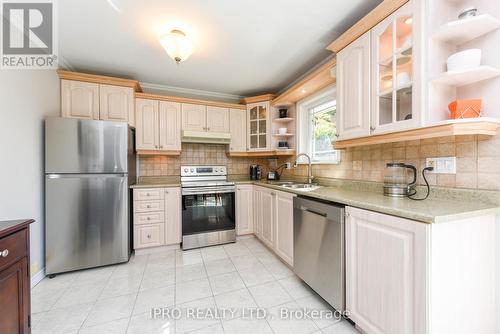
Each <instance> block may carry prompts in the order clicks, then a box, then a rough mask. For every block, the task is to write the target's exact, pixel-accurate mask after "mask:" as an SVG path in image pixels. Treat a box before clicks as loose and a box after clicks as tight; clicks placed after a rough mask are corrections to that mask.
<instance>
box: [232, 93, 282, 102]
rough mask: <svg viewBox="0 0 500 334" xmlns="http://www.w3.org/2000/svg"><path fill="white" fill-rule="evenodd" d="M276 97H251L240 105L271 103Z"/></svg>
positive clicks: (265, 95) (267, 95)
mask: <svg viewBox="0 0 500 334" xmlns="http://www.w3.org/2000/svg"><path fill="white" fill-rule="evenodd" d="M275 97H276V95H274V94H263V95H257V96H249V97H245V98H243V99H241V101H240V103H242V104H250V103H257V102H265V101H271V100H272V99H274V98H275Z"/></svg>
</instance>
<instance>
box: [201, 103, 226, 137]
mask: <svg viewBox="0 0 500 334" xmlns="http://www.w3.org/2000/svg"><path fill="white" fill-rule="evenodd" d="M206 124H207V131H208V132H219V133H221V132H222V133H229V109H228V108H221V107H210V106H207V123H206Z"/></svg>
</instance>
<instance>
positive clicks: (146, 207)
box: [134, 200, 165, 213]
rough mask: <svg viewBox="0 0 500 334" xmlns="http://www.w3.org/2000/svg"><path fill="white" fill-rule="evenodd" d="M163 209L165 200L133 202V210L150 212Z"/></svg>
mask: <svg viewBox="0 0 500 334" xmlns="http://www.w3.org/2000/svg"><path fill="white" fill-rule="evenodd" d="M164 209H165V201H164V200H157V201H135V202H134V212H135V213H138V212H152V211H163V210H164Z"/></svg>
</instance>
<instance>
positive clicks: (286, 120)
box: [274, 117, 295, 123]
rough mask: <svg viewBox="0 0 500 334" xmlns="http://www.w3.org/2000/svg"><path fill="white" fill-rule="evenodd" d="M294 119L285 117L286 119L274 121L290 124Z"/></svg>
mask: <svg viewBox="0 0 500 334" xmlns="http://www.w3.org/2000/svg"><path fill="white" fill-rule="evenodd" d="M294 119H295V118H292V117H286V118H275V119H274V121H275V122H277V123H290V122H293V121H294Z"/></svg>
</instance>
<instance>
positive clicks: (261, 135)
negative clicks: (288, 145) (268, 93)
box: [247, 102, 270, 151]
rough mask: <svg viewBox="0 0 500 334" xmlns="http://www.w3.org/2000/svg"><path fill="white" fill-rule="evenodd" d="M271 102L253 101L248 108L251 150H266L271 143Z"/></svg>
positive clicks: (249, 146)
mask: <svg viewBox="0 0 500 334" xmlns="http://www.w3.org/2000/svg"><path fill="white" fill-rule="evenodd" d="M269 109H270V104H269V102H260V103H252V104H249V105H247V110H248V140H247V143H248V148H249V150H250V151H265V150H268V149H269V147H270V143H269V138H270V136H269V134H270V126H269Z"/></svg>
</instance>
